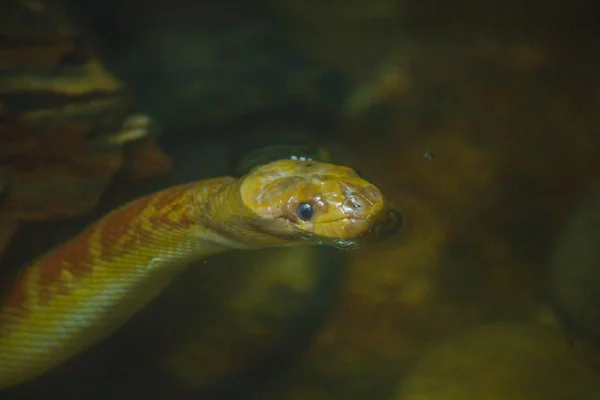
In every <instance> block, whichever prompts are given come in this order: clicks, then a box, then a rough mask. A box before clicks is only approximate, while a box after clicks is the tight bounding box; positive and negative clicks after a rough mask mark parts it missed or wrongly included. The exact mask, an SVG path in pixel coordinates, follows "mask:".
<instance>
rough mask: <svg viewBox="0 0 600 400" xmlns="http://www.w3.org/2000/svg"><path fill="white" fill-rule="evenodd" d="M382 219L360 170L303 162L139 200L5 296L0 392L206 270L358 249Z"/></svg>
mask: <svg viewBox="0 0 600 400" xmlns="http://www.w3.org/2000/svg"><path fill="white" fill-rule="evenodd" d="M384 211H385V201H384V198H383V195H382V194H381V192H380V191H379V189H377V188H376V187H375V186H374V185H372V184H370V183H369V182H367V181H365V180H363V179H362V178H360V177H359V176H358V175H357V174H356V173H355V172H354V170H352V169H350V168H348V167H343V166H338V165H334V164H328V163H321V162H315V161H296V160H279V161H274V162H271V163H268V164H265V165H263V166H259V167H256V168H254V169H252V170H251V171H250V172H248V174H247V175H245V176H244V177H242V178H240V179H235V178H232V177H222V178H214V179H208V180H203V181H199V182H194V183H190V184H185V185H180V186H176V187H172V188H169V189H166V190H163V191H161V192H158V193H155V194H152V195H149V196H146V197H142V198H139V199H137V200H134V201H132V202H131V203H129V204H127V205H125V206H123V207H121V208H119V209H117V210H115V211H113V212H111V213H109V214H107V215H106V216H105V217H104V218H102V219H100V220H99V221H98V222H96V223H95V224H93V225H92V226H90V227H88V228H87V229H85V230H84V231H83V232H81V233H80V234H79V235H78V236H76V237H74V238H73V239H71V240H69V241H67V242H65V243H64V244H62V245H61V246H59V247H58V248H56V249H54V250H53V251H51V252H49V253H47V254H45V255H44V256H42V257H41V258H39V259H37V260H36V261H34V262H33V263H32V264H30V265H29V266H27V267H26V268H25V269H24V270H23V271H22V273H21V274H20V275H19V276H17V277H16V279H15V280H14V282H12V284H11V285H9V286H8V290H7V291H6V293H5V296H4V297H3V299H2V303H0V388H7V387H11V386H15V385H18V384H21V383H24V382H27V381H29V380H31V379H34V378H36V377H37V376H39V375H41V374H43V373H45V372H47V371H48V370H50V369H52V368H54V367H56V366H57V365H59V364H61V363H62V362H64V361H66V360H67V359H69V358H71V357H73V356H75V355H76V354H78V353H80V352H81V351H83V350H85V349H86V348H88V347H90V346H92V345H94V344H95V343H98V342H99V341H101V340H102V339H103V338H105V337H106V336H108V335H109V334H110V333H112V332H113V331H114V330H116V329H117V328H119V327H120V326H122V325H123V324H124V323H126V322H127V320H128V319H129V318H130V317H132V316H133V315H134V314H135V313H136V312H137V311H139V310H140V309H141V308H142V307H144V306H145V305H146V304H147V303H148V302H150V301H151V300H152V299H153V298H154V297H156V296H157V295H158V293H159V292H160V291H161V290H162V289H163V288H165V287H166V286H167V285H168V284H169V282H171V281H172V279H173V278H174V277H176V276H177V275H178V274H179V273H180V272H182V271H183V270H184V269H185V267H186V266H187V265H189V264H191V263H193V262H194V261H197V260H198V259H201V258H203V257H206V256H208V255H211V254H216V253H220V252H224V251H228V250H233V249H257V248H265V247H276V246H296V245H316V244H326V245H327V244H329V245H334V246H338V247H352V245H354V244H356V241H357V240H358V239H359V238H360V237H361V236H362V235H363V234H365V233H366V232H368V231H369V230H371V228H372V227H373V226H374V225H375V224H376V223H378V222H379V221H380V220H381V218H382V217H384V214H385V212H384Z"/></svg>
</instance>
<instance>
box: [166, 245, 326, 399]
mask: <svg viewBox="0 0 600 400" xmlns="http://www.w3.org/2000/svg"><path fill="white" fill-rule="evenodd" d="M318 257H322V253H320V252H319V251H318V250H317V249H316V248H290V249H274V250H273V249H269V250H261V251H258V252H252V253H250V254H243V255H242V254H236V253H231V254H229V255H226V256H225V257H219V258H218V259H214V260H209V261H208V262H206V263H205V264H206V265H204V264H203V265H199V266H198V268H197V269H198V271H200V270H202V269H203V270H204V272H202V275H204V277H202V278H200V279H199V280H202V281H205V285H203V290H202V293H201V294H200V293H198V292H197V285H198V283H199V280H198V279H195V278H193V277H192V275H196V276H197V277H199V274H188V278H187V279H186V281H187V282H181V283H180V284H178V285H177V286H179V289H178V290H179V291H180V292H181V293H189V294H191V293H194V294H195V296H193V297H191V296H190V297H187V298H186V299H185V304H183V303H182V306H183V307H184V309H185V310H188V311H189V314H188V317H187V321H188V323H187V326H186V327H185V329H183V330H181V331H180V332H179V333H176V332H177V331H175V332H173V333H175V335H177V336H175V337H173V336H172V335H171V337H170V340H169V343H165V344H164V348H163V349H161V351H160V352H159V353H158V357H159V362H160V364H161V368H162V369H163V371H164V372H165V374H166V375H167V376H169V377H171V378H172V379H174V380H175V381H176V382H177V383H179V384H180V385H183V386H184V387H186V388H188V389H189V388H196V389H198V388H202V387H206V386H208V385H211V384H214V383H215V382H216V381H218V380H219V379H224V378H225V377H227V376H230V377H231V376H234V375H235V374H239V373H240V372H242V371H244V370H246V369H247V368H248V367H250V366H252V365H253V364H256V363H257V362H258V361H259V360H260V359H261V358H264V357H267V356H268V354H269V353H271V352H272V351H273V350H275V349H277V348H278V347H280V346H282V345H285V346H293V345H294V344H293V342H291V343H287V344H284V343H285V342H283V341H282V335H283V336H285V335H289V333H290V331H289V329H290V327H291V326H294V325H296V324H297V320H298V316H299V314H300V313H304V312H306V310H307V306H309V304H310V303H311V301H314V299H313V298H314V296H315V290H316V289H317V288H316V286H317V285H318V284H319V282H318V281H319V279H321V278H320V277H319V276H320V275H321V274H320V272H319V270H318V269H319V267H320V266H321V267H322V266H323V263H322V262H319V259H318ZM209 264H212V265H209ZM325 264H326V263H325ZM335 267H336V266H335V265H326V268H335ZM207 268H210V269H211V271H210V272H209V271H208V270H207ZM209 282H210V283H209ZM186 286H187V289H186ZM192 286H196V290H193V291H191V290H189V289H191V287H192ZM181 300H182V301H184V300H183V299H181ZM171 309H179V308H174V307H173V308H171ZM295 321H296V322H295ZM171 328H172V327H171Z"/></svg>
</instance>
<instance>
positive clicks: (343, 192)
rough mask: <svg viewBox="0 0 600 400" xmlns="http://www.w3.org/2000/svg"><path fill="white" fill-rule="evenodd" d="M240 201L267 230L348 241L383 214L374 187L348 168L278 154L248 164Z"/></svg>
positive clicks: (339, 242)
mask: <svg viewBox="0 0 600 400" xmlns="http://www.w3.org/2000/svg"><path fill="white" fill-rule="evenodd" d="M240 194H241V197H242V201H243V202H244V204H245V205H246V206H247V207H248V208H249V209H250V210H251V211H252V212H253V213H255V214H257V215H258V216H259V217H261V218H260V220H262V221H263V222H264V223H263V224H262V226H263V228H266V229H268V230H269V231H270V233H272V234H276V235H278V236H283V237H286V238H289V239H290V241H291V240H293V239H296V238H301V239H303V240H305V241H309V242H311V243H315V244H333V245H336V246H337V247H351V246H353V245H354V244H356V240H357V239H358V238H360V237H361V236H363V235H364V234H365V233H367V232H368V231H369V230H371V228H372V227H373V226H374V225H375V224H376V223H377V222H379V220H380V219H381V218H382V217H383V216H384V211H385V200H384V197H383V195H382V194H381V192H380V190H379V189H378V188H377V187H375V186H374V185H373V184H371V183H369V182H367V181H365V180H364V179H362V178H361V177H360V176H359V175H358V174H357V173H356V172H355V171H354V170H353V169H351V168H348V167H344V166H339V165H334V164H328V163H322V162H317V161H301V160H279V161H274V162H271V163H268V164H265V165H262V166H259V167H256V168H254V169H253V170H251V171H250V172H249V173H248V174H247V175H246V176H245V177H244V178H242V184H241V187H240Z"/></svg>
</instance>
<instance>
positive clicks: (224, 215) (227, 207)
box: [194, 180, 300, 249]
mask: <svg viewBox="0 0 600 400" xmlns="http://www.w3.org/2000/svg"><path fill="white" fill-rule="evenodd" d="M241 185H242V180H236V181H231V182H229V183H227V184H225V185H223V186H221V187H220V188H219V190H217V191H216V192H215V193H213V194H212V195H211V197H210V199H208V200H204V201H196V202H195V207H194V209H195V212H194V213H195V215H196V218H197V219H198V221H199V226H201V227H202V235H203V237H204V238H205V239H208V240H211V241H212V242H213V243H215V244H216V245H219V246H223V247H225V248H228V249H258V248H264V247H282V246H293V245H297V244H300V243H299V241H298V238H297V237H290V236H285V235H282V234H281V232H280V230H278V229H277V228H276V226H275V225H276V223H277V222H278V221H275V220H271V219H268V218H264V217H261V216H259V215H257V214H256V213H254V212H253V211H252V210H251V209H250V208H248V207H247V206H246V205H245V204H244V201H243V199H242V196H241V193H240V188H241Z"/></svg>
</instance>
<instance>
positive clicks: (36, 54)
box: [0, 0, 145, 220]
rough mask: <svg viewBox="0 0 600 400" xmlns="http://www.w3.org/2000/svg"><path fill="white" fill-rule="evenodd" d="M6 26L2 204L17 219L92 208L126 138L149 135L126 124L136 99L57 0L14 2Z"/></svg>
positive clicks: (1, 20) (0, 80) (1, 53)
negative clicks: (89, 43) (90, 45)
mask: <svg viewBox="0 0 600 400" xmlns="http://www.w3.org/2000/svg"><path fill="white" fill-rule="evenodd" d="M0 27H1V28H0V104H1V107H0V115H1V119H0V166H1V167H2V169H3V170H4V171H5V172H6V173H5V183H6V189H5V195H4V202H3V203H2V205H0V210H1V211H2V212H3V213H4V214H7V215H9V216H10V217H11V218H14V219H17V220H29V219H46V218H56V217H73V216H77V215H82V214H85V213H88V212H89V211H90V210H92V209H93V208H94V206H95V205H96V203H97V201H98V198H99V196H100V195H101V194H102V193H103V192H104V190H105V188H106V187H107V185H108V184H109V183H110V182H111V180H112V178H113V176H114V175H115V174H116V173H117V172H118V171H119V169H120V168H121V165H122V155H121V147H122V145H123V144H124V143H126V142H130V141H132V140H136V139H138V138H139V137H140V136H145V132H144V131H140V130H137V131H135V132H132V130H131V128H130V127H128V126H127V125H125V126H124V125H123V122H124V121H125V120H126V118H127V117H128V115H130V114H131V112H132V108H133V102H132V97H131V95H130V94H129V93H128V91H127V90H126V89H125V88H124V87H123V85H122V83H121V82H120V81H119V80H118V79H116V78H115V77H114V76H113V75H112V74H110V73H109V72H108V71H107V70H106V69H105V68H104V67H103V65H102V64H101V63H100V62H99V60H98V59H97V58H96V57H95V56H94V55H93V54H92V52H91V51H90V48H89V46H88V45H87V44H86V43H85V42H84V41H83V40H82V39H81V38H80V36H79V35H78V33H77V32H76V29H74V27H73V26H72V24H71V23H70V21H69V20H68V18H67V17H66V16H65V14H64V13H63V11H62V9H61V8H60V7H59V6H58V4H57V3H55V2H52V1H47V2H37V1H17V0H12V1H7V2H6V4H5V5H3V13H2V14H1V15H0ZM140 132H141V135H139V133H140ZM133 133H137V134H138V136H135V135H134V134H133Z"/></svg>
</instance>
